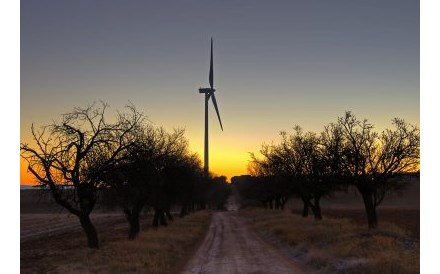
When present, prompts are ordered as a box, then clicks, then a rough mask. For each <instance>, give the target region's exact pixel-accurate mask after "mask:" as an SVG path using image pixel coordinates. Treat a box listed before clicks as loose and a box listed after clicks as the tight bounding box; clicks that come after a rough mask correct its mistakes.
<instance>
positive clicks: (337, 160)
mask: <svg viewBox="0 0 440 274" xmlns="http://www.w3.org/2000/svg"><path fill="white" fill-rule="evenodd" d="M393 125H394V128H393V129H385V130H384V131H382V132H381V133H380V134H379V133H377V132H375V131H374V127H373V125H372V124H370V123H369V122H368V121H367V120H366V119H364V120H359V119H357V118H356V117H355V116H354V115H353V114H352V113H351V112H349V111H348V112H346V113H345V115H344V116H342V117H339V118H338V119H337V122H336V123H330V124H329V125H327V126H325V127H324V130H323V131H322V132H321V133H320V134H317V133H314V132H304V131H303V130H302V129H301V127H299V126H296V127H295V128H294V131H293V133H290V134H289V133H287V132H281V134H280V135H281V142H280V143H278V144H274V143H272V144H263V145H262V148H261V150H260V154H261V155H260V156H257V155H255V154H251V163H250V166H249V170H250V173H251V175H252V176H241V177H233V178H232V179H231V182H232V184H233V185H235V186H236V187H237V188H238V190H239V192H240V194H241V195H242V196H243V197H244V198H247V199H250V200H254V201H258V202H259V203H260V204H261V205H263V206H264V207H266V208H274V209H283V208H284V205H285V203H286V201H287V199H288V198H289V197H290V196H293V195H294V196H297V197H299V198H300V199H301V201H302V203H303V211H302V215H303V216H304V217H307V216H308V214H309V210H311V211H312V213H313V215H314V217H315V219H316V220H320V219H322V213H321V206H320V200H321V198H322V197H325V196H327V195H330V194H331V193H333V192H334V191H336V190H340V189H346V188H347V187H348V186H354V187H355V188H356V189H357V190H358V191H359V193H360V194H361V196H362V199H363V203H364V206H365V212H366V216H367V220H368V226H369V228H375V227H377V225H378V218H377V214H376V208H377V206H378V205H379V204H380V203H381V202H382V201H383V199H384V198H385V196H386V194H387V193H389V192H391V191H393V190H396V189H398V188H399V187H401V184H400V181H399V180H396V179H395V177H396V176H398V175H401V174H402V173H410V172H418V171H419V163H420V131H419V129H418V128H417V127H416V126H413V125H410V124H408V123H406V122H405V121H404V120H402V119H399V118H395V119H394V120H393Z"/></svg>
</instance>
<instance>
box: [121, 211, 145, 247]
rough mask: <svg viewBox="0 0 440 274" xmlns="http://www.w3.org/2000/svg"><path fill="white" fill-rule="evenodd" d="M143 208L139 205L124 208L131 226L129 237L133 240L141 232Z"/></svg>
mask: <svg viewBox="0 0 440 274" xmlns="http://www.w3.org/2000/svg"><path fill="white" fill-rule="evenodd" d="M140 211H141V209H139V207H133V208H132V209H131V210H130V209H128V208H125V209H124V213H125V217H126V218H127V221H128V225H129V226H130V228H129V230H128V239H129V240H133V239H135V238H136V236H137V235H138V234H139V231H140V224H139V214H140Z"/></svg>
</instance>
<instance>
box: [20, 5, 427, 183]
mask: <svg viewBox="0 0 440 274" xmlns="http://www.w3.org/2000/svg"><path fill="white" fill-rule="evenodd" d="M419 21H420V17H419V2H418V1H413V0H382V1H349V0H344V1H342V0H335V1H258V0H257V1H250V0H243V1H194V0H187V1H130V2H124V1H112V0H105V1H104V0H97V1H82V0H81V1H59V0H51V1H47V0H42V1H30V0H22V1H21V18H20V23H21V26H20V27H21V34H20V38H21V42H20V43H21V56H20V58H21V63H20V66H21V83H20V84H21V90H20V116H21V117H20V141H21V142H29V141H30V126H31V124H32V123H34V124H35V125H36V126H42V125H47V124H50V123H51V122H52V121H53V120H55V119H58V118H59V117H60V115H61V114H62V113H66V112H68V111H70V110H72V109H73V108H74V107H85V106H87V105H88V104H91V103H93V102H94V101H100V100H102V101H104V102H107V103H108V104H109V105H110V110H111V111H116V110H120V109H122V108H123V106H124V105H126V104H127V103H128V102H129V101H130V102H133V103H134V104H135V105H136V107H137V108H138V109H139V110H141V111H143V112H144V113H145V114H146V115H147V116H148V118H149V120H151V121H152V122H154V123H155V124H156V125H159V126H163V127H165V128H166V129H168V130H172V129H173V128H185V130H186V137H187V138H188V139H189V142H190V148H191V150H192V151H194V152H197V153H198V154H199V155H200V156H201V158H202V159H203V138H204V137H203V132H204V96H203V95H202V94H199V92H198V88H199V87H207V86H208V72H209V46H210V45H209V43H210V38H211V37H213V38H214V77H215V80H214V82H215V84H214V85H215V88H216V90H217V91H216V99H217V103H218V106H219V110H220V115H221V118H222V122H223V127H224V131H223V132H222V131H221V130H220V126H219V125H218V121H217V117H216V115H215V111H214V109H213V107H212V104H210V113H209V115H210V118H209V119H210V120H209V123H210V128H209V135H210V170H211V171H212V172H214V173H215V174H218V175H226V176H227V177H228V178H231V177H232V176H234V175H241V174H246V173H247V164H248V161H249V152H257V151H258V150H259V149H260V147H261V144H262V143H263V142H266V143H269V142H271V141H275V142H276V141H277V140H279V138H278V133H279V131H280V130H287V131H289V130H291V129H292V128H293V126H294V125H297V124H298V125H300V126H302V127H303V128H304V129H305V130H310V131H315V132H319V131H321V130H322V129H323V127H324V125H326V124H328V123H330V122H334V121H336V119H337V117H338V116H342V115H343V114H344V112H345V111H346V110H351V111H353V112H354V114H355V115H356V116H358V117H359V118H367V119H368V120H369V121H370V122H372V123H373V124H374V125H376V128H377V130H378V131H381V130H382V129H384V128H385V127H390V126H391V119H392V118H394V117H400V118H403V119H405V120H406V121H407V122H409V123H411V124H414V125H419V124H420V121H419V117H420V99H419V97H420V96H419V95H420V88H419V86H420V74H419V71H420V70H419V62H420V58H419V51H420V48H419V42H420V40H419V35H420V31H419V29H420V24H419ZM20 183H21V184H29V183H32V179H31V177H30V176H28V175H26V166H25V165H23V164H22V165H21V176H20Z"/></svg>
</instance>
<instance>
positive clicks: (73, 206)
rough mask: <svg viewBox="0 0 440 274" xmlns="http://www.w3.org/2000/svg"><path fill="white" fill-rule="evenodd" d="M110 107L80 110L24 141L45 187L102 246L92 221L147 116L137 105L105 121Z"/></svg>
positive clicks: (29, 159) (23, 148) (94, 242)
mask: <svg viewBox="0 0 440 274" xmlns="http://www.w3.org/2000/svg"><path fill="white" fill-rule="evenodd" d="M106 109H107V105H106V104H105V103H101V104H100V105H99V106H96V105H95V104H93V105H91V106H88V107H86V108H75V109H74V110H73V111H72V112H70V113H67V114H64V115H62V120H61V122H54V123H53V124H51V125H48V126H45V127H43V128H42V129H41V130H36V129H35V128H34V126H33V125H32V127H31V131H32V136H33V139H34V144H33V145H29V144H24V143H22V144H21V145H20V151H21V157H23V158H24V159H25V160H26V161H27V162H28V164H29V168H28V169H29V171H30V172H31V173H32V174H33V175H34V176H35V178H36V179H37V181H38V183H39V184H40V185H41V186H44V187H47V188H49V189H50V191H51V193H52V195H53V197H54V199H55V201H56V202H57V203H58V204H60V205H61V206H63V207H64V208H66V209H67V210H68V211H69V212H70V213H72V214H74V215H75V216H77V217H78V218H79V221H80V223H81V226H82V228H83V230H84V232H85V233H86V235H87V241H88V246H89V247H90V248H98V235H97V232H96V230H95V227H94V226H93V224H92V222H91V220H90V217H89V215H90V213H91V212H92V210H93V209H94V207H95V204H96V200H97V190H98V189H99V188H101V187H103V186H104V182H103V174H105V172H107V171H108V168H109V167H111V166H114V164H115V163H116V162H118V161H120V160H122V158H123V156H124V154H125V153H124V151H125V150H126V149H127V148H128V147H130V146H131V145H132V137H133V133H134V132H135V131H137V130H138V129H139V126H140V125H141V124H142V121H143V115H142V114H140V113H139V112H138V111H137V110H136V109H135V108H134V106H128V107H127V110H128V112H127V113H118V114H117V117H116V119H115V122H113V123H110V122H107V121H106V119H105V111H106Z"/></svg>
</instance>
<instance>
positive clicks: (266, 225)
mask: <svg viewBox="0 0 440 274" xmlns="http://www.w3.org/2000/svg"><path fill="white" fill-rule="evenodd" d="M241 215H242V216H244V217H245V218H246V220H247V221H248V223H249V225H250V227H251V228H252V229H253V230H255V231H256V232H257V233H258V234H259V235H260V236H262V237H263V238H265V239H266V240H269V241H272V242H275V243H276V244H277V245H279V246H287V247H288V249H289V252H290V256H291V257H294V258H296V260H297V261H298V262H299V263H303V264H306V265H309V266H310V267H311V269H313V270H318V271H320V272H321V271H322V272H323V273H419V264H420V243H419V240H418V239H417V237H414V235H413V234H412V233H411V232H410V231H408V230H407V229H404V228H402V227H400V226H398V225H396V224H393V223H390V222H387V221H386V220H382V222H381V223H380V228H379V229H377V230H375V231H369V230H368V229H367V228H366V225H365V224H359V223H358V222H356V221H355V220H351V219H349V218H331V217H328V216H324V220H322V221H320V222H316V221H314V220H313V218H311V217H309V218H302V217H301V216H299V215H297V214H292V213H291V212H287V211H285V212H281V211H271V210H264V209H260V208H258V209H257V208H247V209H244V210H242V211H241ZM284 250H285V249H284Z"/></svg>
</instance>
